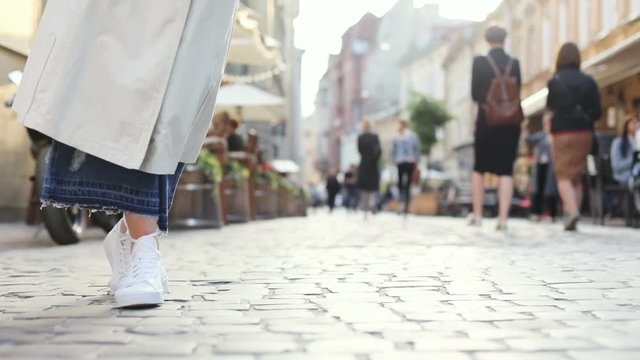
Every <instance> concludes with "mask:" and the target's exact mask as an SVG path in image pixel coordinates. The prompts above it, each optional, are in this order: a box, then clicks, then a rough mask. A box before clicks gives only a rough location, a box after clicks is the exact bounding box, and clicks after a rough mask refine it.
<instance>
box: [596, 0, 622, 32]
mask: <svg viewBox="0 0 640 360" xmlns="http://www.w3.org/2000/svg"><path fill="white" fill-rule="evenodd" d="M600 4H601V5H600V16H602V21H601V22H600V23H601V24H602V26H601V31H602V33H601V35H602V36H606V35H607V34H609V33H610V32H611V30H613V29H614V28H615V27H616V25H617V23H618V7H617V6H616V2H615V1H600Z"/></svg>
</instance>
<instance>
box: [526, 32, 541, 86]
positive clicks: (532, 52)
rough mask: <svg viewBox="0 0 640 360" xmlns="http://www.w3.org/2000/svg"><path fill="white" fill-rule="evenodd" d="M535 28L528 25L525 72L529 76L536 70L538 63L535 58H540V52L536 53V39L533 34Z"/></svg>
mask: <svg viewBox="0 0 640 360" xmlns="http://www.w3.org/2000/svg"><path fill="white" fill-rule="evenodd" d="M535 34H536V29H535V28H534V27H533V26H530V27H529V39H528V41H527V43H528V46H529V48H528V49H527V73H528V74H529V76H530V77H533V76H534V75H535V74H536V73H537V72H538V64H537V62H536V59H539V58H540V54H538V53H537V49H536V41H535V40H534V39H535V38H534V36H535Z"/></svg>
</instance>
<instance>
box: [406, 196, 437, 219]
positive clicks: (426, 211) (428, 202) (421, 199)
mask: <svg viewBox="0 0 640 360" xmlns="http://www.w3.org/2000/svg"><path fill="white" fill-rule="evenodd" d="M439 198H440V196H439V195H438V193H423V194H418V195H415V196H414V197H413V198H411V203H410V204H409V212H411V213H412V214H415V215H428V216H435V215H437V214H438V200H439Z"/></svg>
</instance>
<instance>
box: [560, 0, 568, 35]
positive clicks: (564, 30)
mask: <svg viewBox="0 0 640 360" xmlns="http://www.w3.org/2000/svg"><path fill="white" fill-rule="evenodd" d="M568 14H569V5H568V4H567V0H561V1H560V4H559V7H558V44H563V43H565V42H567V40H568V39H569V35H568V23H569V15H568Z"/></svg>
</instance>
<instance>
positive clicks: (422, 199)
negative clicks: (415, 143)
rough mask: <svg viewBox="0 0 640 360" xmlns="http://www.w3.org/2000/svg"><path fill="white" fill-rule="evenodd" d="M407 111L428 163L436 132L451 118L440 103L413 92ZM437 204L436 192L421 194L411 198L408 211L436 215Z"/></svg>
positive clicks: (436, 138)
mask: <svg viewBox="0 0 640 360" xmlns="http://www.w3.org/2000/svg"><path fill="white" fill-rule="evenodd" d="M407 110H408V111H409V121H410V124H411V128H412V129H413V131H415V133H416V135H417V136H418V138H419V139H420V145H421V150H422V153H423V154H424V155H425V156H426V157H427V163H428V162H429V161H428V160H429V155H430V154H431V150H432V149H433V147H434V146H435V145H436V144H437V143H438V132H439V131H440V129H442V128H443V127H444V125H445V124H446V123H447V122H448V121H449V120H451V118H452V116H451V114H449V112H448V111H447V108H446V106H445V105H444V104H443V103H442V102H441V101H438V100H435V99H432V98H429V97H427V96H424V95H422V94H419V93H415V92H414V93H413V95H412V99H411V101H410V102H409V105H408V106H407ZM427 168H428V167H427ZM421 185H422V184H421ZM438 202H439V195H438V193H437V192H423V193H421V194H419V195H417V196H415V197H413V199H412V201H411V209H410V210H411V212H412V213H414V214H418V215H436V214H437V212H438Z"/></svg>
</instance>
